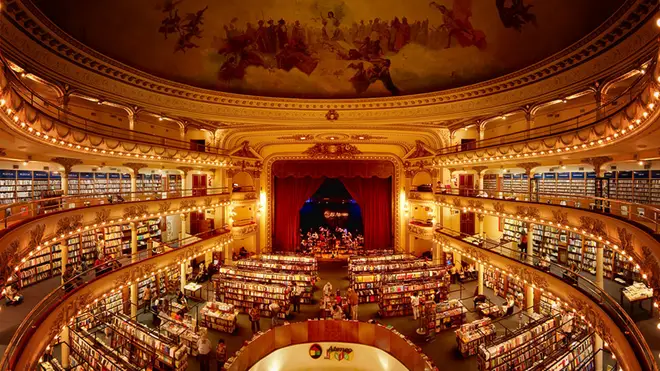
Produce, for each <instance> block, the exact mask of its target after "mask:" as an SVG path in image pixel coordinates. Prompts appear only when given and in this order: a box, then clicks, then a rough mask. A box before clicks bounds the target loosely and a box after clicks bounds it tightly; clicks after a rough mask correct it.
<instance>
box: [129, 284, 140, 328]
mask: <svg viewBox="0 0 660 371" xmlns="http://www.w3.org/2000/svg"><path fill="white" fill-rule="evenodd" d="M137 313H138V283H137V280H135V282H133V283H131V318H132V319H134V320H136V321H137Z"/></svg>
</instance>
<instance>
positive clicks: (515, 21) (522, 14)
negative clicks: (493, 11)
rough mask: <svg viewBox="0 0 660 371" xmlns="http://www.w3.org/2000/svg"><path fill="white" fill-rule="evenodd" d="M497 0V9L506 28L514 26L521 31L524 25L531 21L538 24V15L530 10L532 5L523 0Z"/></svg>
mask: <svg viewBox="0 0 660 371" xmlns="http://www.w3.org/2000/svg"><path fill="white" fill-rule="evenodd" d="M508 2H509V3H510V6H507V5H509V4H507V0H495V5H496V6H497V11H498V13H499V14H500V19H501V20H502V24H503V25H504V27H506V28H513V29H514V30H516V31H518V32H520V31H522V26H524V25H525V24H527V23H531V24H533V25H534V26H536V16H535V15H534V14H532V13H530V12H529V9H530V8H531V7H532V5H525V4H524V2H523V0H508Z"/></svg>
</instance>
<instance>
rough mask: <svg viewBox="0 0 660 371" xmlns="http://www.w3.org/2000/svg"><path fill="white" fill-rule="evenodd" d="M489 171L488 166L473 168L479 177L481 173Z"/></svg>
mask: <svg viewBox="0 0 660 371" xmlns="http://www.w3.org/2000/svg"><path fill="white" fill-rule="evenodd" d="M486 169H488V166H473V167H472V170H474V171H476V172H477V175H481V172H482V171H484V170H486Z"/></svg>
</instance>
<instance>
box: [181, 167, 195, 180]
mask: <svg viewBox="0 0 660 371" xmlns="http://www.w3.org/2000/svg"><path fill="white" fill-rule="evenodd" d="M177 169H179V170H181V171H183V177H184V178H185V177H187V176H188V172H190V171H192V170H193V168H191V167H190V166H179V167H177Z"/></svg>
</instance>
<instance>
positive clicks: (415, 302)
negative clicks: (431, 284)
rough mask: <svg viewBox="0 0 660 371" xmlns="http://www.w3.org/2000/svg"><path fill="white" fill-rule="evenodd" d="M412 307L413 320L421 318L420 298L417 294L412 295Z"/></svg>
mask: <svg viewBox="0 0 660 371" xmlns="http://www.w3.org/2000/svg"><path fill="white" fill-rule="evenodd" d="M410 305H411V306H412V309H413V319H417V318H419V296H418V294H417V293H416V292H413V293H412V294H410Z"/></svg>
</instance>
